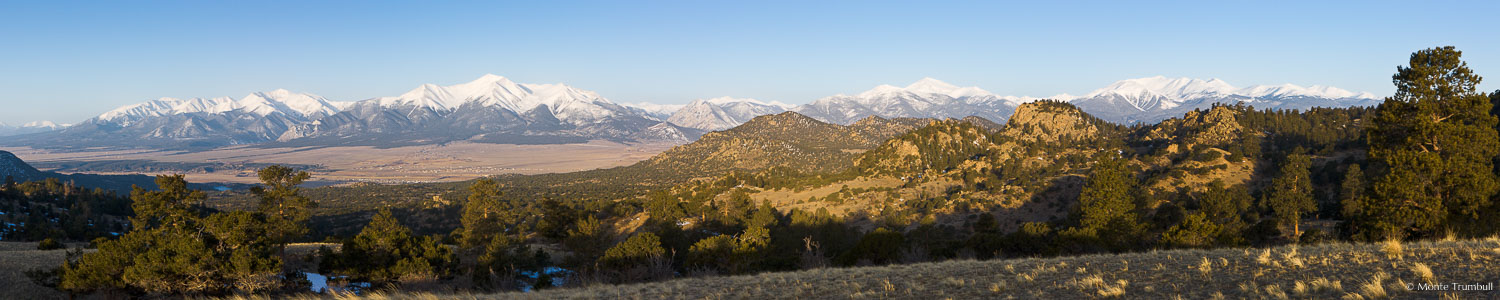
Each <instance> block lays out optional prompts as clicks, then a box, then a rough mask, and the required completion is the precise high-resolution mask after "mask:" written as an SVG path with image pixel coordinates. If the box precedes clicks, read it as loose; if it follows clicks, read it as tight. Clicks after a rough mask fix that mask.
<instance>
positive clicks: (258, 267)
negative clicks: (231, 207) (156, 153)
mask: <svg viewBox="0 0 1500 300" xmlns="http://www.w3.org/2000/svg"><path fill="white" fill-rule="evenodd" d="M157 183H158V186H159V187H160V188H161V191H158V192H146V191H144V190H142V189H139V188H137V189H136V191H135V192H134V193H133V197H132V198H133V200H134V201H135V204H134V207H136V209H137V210H138V211H140V212H141V213H140V214H138V215H137V216H136V218H133V219H132V223H134V224H132V225H134V226H133V227H134V230H132V231H130V232H128V233H126V234H125V235H124V236H121V237H120V238H119V239H115V240H107V239H99V240H96V241H95V244H97V245H98V248H99V251H97V252H94V253H87V254H78V255H70V258H69V259H68V261H67V262H66V263H64V264H63V267H62V269H61V275H60V276H59V277H60V278H61V281H60V282H59V287H60V288H62V289H64V290H68V291H72V292H93V291H101V290H123V291H126V292H131V293H146V294H153V295H222V294H225V293H229V292H264V291H268V290H274V289H276V288H278V286H279V285H280V284H282V283H285V282H284V281H281V280H278V279H276V278H275V276H276V274H277V273H278V271H280V269H281V259H280V258H279V257H277V256H275V253H276V251H277V249H278V244H276V243H275V241H274V238H275V236H273V235H272V234H270V232H272V231H273V230H276V229H275V228H274V227H273V225H272V224H273V223H272V222H271V221H270V220H268V217H267V216H266V215H265V214H264V213H261V212H246V211H237V212H227V213H215V214H208V215H207V216H202V215H201V214H202V212H203V211H204V209H202V208H201V207H199V206H196V203H198V202H199V201H201V199H202V197H203V194H202V193H200V192H196V191H191V190H188V189H187V188H186V187H187V182H186V181H184V180H183V178H182V176H181V175H176V176H158V177H157Z"/></svg>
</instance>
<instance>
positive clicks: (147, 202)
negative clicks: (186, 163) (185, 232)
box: [130, 175, 208, 229]
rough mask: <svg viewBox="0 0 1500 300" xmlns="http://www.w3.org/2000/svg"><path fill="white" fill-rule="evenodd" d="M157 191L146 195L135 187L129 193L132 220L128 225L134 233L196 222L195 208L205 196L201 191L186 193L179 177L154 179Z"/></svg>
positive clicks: (166, 176)
mask: <svg viewBox="0 0 1500 300" xmlns="http://www.w3.org/2000/svg"><path fill="white" fill-rule="evenodd" d="M156 185H157V189H159V191H148V190H146V189H142V188H140V187H135V189H134V190H133V191H131V192H130V199H131V200H132V201H133V202H132V203H131V205H130V208H131V209H132V210H134V211H135V216H134V217H131V218H130V224H131V226H132V227H134V228H138V229H153V228H158V227H173V226H188V225H193V224H191V223H195V222H196V221H197V219H198V215H199V205H200V204H202V203H203V199H206V198H207V197H208V196H207V195H205V194H203V192H202V191H196V190H192V189H188V187H187V180H185V179H183V176H182V175H161V176H156Z"/></svg>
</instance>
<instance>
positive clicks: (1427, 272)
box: [1411, 263, 1437, 283]
mask: <svg viewBox="0 0 1500 300" xmlns="http://www.w3.org/2000/svg"><path fill="white" fill-rule="evenodd" d="M1411 272H1412V273H1415V274H1417V278H1420V279H1422V282H1426V283H1437V278H1436V277H1435V276H1433V275H1432V267H1428V266H1427V264H1424V263H1414V264H1412V265H1411Z"/></svg>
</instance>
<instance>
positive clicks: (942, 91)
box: [856, 77, 995, 98]
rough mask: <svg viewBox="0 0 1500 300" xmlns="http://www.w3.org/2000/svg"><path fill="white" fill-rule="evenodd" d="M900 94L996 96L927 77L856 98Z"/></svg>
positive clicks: (878, 87)
mask: <svg viewBox="0 0 1500 300" xmlns="http://www.w3.org/2000/svg"><path fill="white" fill-rule="evenodd" d="M900 93H910V94H915V95H924V96H925V95H946V96H948V97H953V98H963V97H975V96H995V95H994V94H992V93H990V92H989V91H986V90H984V89H980V88H979V87H959V86H955V85H952V84H949V83H947V82H943V81H941V80H937V79H933V78H931V77H925V78H922V79H921V80H917V81H916V82H913V83H911V84H909V85H907V86H906V87H896V86H892V85H886V84H882V85H879V86H876V87H875V88H873V89H870V90H868V91H865V92H863V93H859V95H856V97H860V98H875V97H881V96H883V95H887V94H900Z"/></svg>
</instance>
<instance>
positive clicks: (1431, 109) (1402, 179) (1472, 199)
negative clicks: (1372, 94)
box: [1361, 46, 1500, 238]
mask: <svg viewBox="0 0 1500 300" xmlns="http://www.w3.org/2000/svg"><path fill="white" fill-rule="evenodd" d="M1461 54H1462V52H1460V51H1458V50H1456V49H1454V48H1453V47H1452V46H1447V47H1440V48H1432V49H1426V50H1421V51H1417V52H1416V53H1413V54H1412V55H1411V59H1410V66H1405V67H1396V75H1394V76H1392V81H1393V82H1394V83H1395V84H1396V93H1395V95H1393V96H1391V97H1389V98H1386V99H1385V102H1384V103H1382V104H1381V105H1380V106H1379V107H1378V108H1376V113H1375V118H1374V120H1373V121H1372V122H1371V125H1370V127H1369V128H1368V130H1367V132H1366V135H1367V136H1368V138H1369V145H1370V149H1369V157H1370V160H1371V161H1372V162H1374V163H1375V164H1376V165H1377V166H1379V167H1380V168H1378V169H1375V170H1378V171H1375V172H1376V174H1379V175H1378V176H1377V177H1376V178H1378V179H1377V180H1375V182H1374V183H1373V184H1372V186H1371V187H1372V189H1371V193H1372V195H1371V197H1369V198H1367V199H1368V202H1369V203H1366V204H1365V205H1361V207H1362V208H1363V209H1364V210H1365V211H1364V212H1365V213H1364V215H1363V217H1364V218H1366V220H1365V221H1366V224H1368V226H1366V228H1365V229H1364V230H1365V231H1367V232H1366V233H1365V234H1363V235H1364V236H1367V237H1372V238H1382V237H1385V238H1400V237H1407V236H1417V237H1421V236H1434V235H1439V234H1444V233H1446V232H1452V233H1456V234H1460V235H1465V236H1477V235H1483V234H1485V232H1481V231H1484V230H1482V229H1481V228H1483V227H1486V226H1487V224H1481V223H1483V221H1480V218H1479V214H1480V213H1481V212H1482V210H1484V209H1486V206H1489V205H1490V202H1491V201H1490V198H1491V197H1492V196H1493V195H1494V194H1495V192H1496V190H1497V189H1500V183H1497V181H1496V176H1495V173H1494V171H1493V169H1494V168H1493V163H1494V161H1493V160H1494V158H1495V156H1496V154H1500V137H1497V135H1496V131H1495V126H1496V118H1495V116H1494V115H1491V114H1490V113H1489V112H1490V111H1491V109H1492V108H1493V105H1492V104H1491V102H1490V99H1488V98H1487V97H1485V95H1484V93H1480V92H1478V91H1477V90H1476V89H1475V86H1476V85H1478V84H1479V82H1480V80H1481V78H1480V77H1479V75H1476V74H1474V72H1473V70H1470V69H1469V67H1468V64H1467V63H1464V61H1463V60H1461V59H1460V57H1461Z"/></svg>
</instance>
